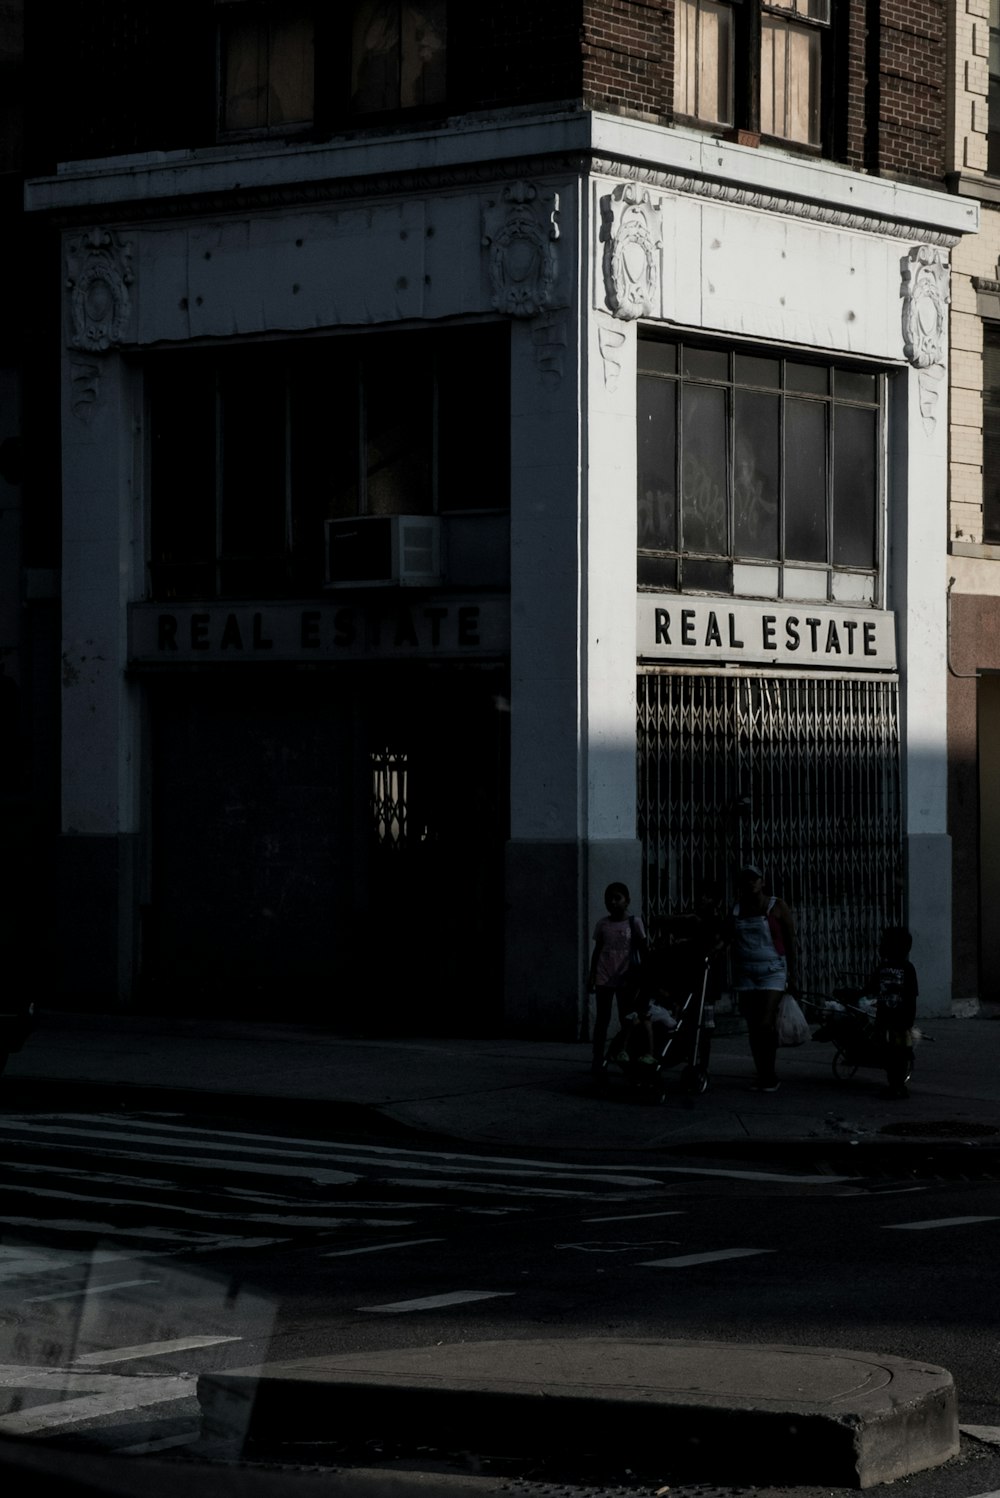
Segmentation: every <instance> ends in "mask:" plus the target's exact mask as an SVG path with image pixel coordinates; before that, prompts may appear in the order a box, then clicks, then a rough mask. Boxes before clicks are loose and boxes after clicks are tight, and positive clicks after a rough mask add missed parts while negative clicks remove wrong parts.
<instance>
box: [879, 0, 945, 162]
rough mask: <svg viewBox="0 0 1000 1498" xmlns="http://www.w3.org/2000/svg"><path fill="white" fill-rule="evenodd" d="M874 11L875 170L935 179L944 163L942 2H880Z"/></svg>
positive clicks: (943, 33) (891, 0) (943, 38)
mask: <svg viewBox="0 0 1000 1498" xmlns="http://www.w3.org/2000/svg"><path fill="white" fill-rule="evenodd" d="M877 10H878V27H879V36H878V58H879V68H878V132H877V160H876V162H875V163H874V165H876V167H877V169H878V170H879V171H880V172H884V173H888V174H891V175H892V176H896V177H902V178H912V179H915V180H919V179H926V178H928V177H930V178H940V177H942V176H943V174H944V172H945V168H946V161H947V112H946V111H947V82H948V67H947V54H948V12H947V6H946V4H945V0H882V4H881V5H879V6H878V7H877Z"/></svg>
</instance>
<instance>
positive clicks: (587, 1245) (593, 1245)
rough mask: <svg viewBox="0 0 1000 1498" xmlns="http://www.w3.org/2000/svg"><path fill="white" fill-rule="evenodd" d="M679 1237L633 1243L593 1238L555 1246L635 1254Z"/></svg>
mask: <svg viewBox="0 0 1000 1498" xmlns="http://www.w3.org/2000/svg"><path fill="white" fill-rule="evenodd" d="M680 1241H681V1240H680V1239H679V1238H654V1239H652V1240H651V1241H650V1242H649V1243H632V1242H629V1241H621V1240H620V1241H618V1242H613V1241H609V1240H605V1241H604V1242H601V1241H599V1240H597V1239H591V1240H590V1241H589V1242H583V1243H553V1245H552V1247H553V1248H575V1249H577V1250H579V1252H580V1253H582V1254H634V1253H638V1251H639V1249H640V1248H655V1247H656V1246H657V1244H659V1243H679V1242H680Z"/></svg>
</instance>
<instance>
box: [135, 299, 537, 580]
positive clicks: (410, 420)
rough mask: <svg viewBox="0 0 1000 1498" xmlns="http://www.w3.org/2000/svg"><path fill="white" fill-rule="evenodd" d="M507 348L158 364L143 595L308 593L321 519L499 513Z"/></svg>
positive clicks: (392, 345)
mask: <svg viewBox="0 0 1000 1498" xmlns="http://www.w3.org/2000/svg"><path fill="white" fill-rule="evenodd" d="M508 337H509V334H508V330H507V327H506V325H504V324H491V325H490V326H488V327H483V328H462V329H454V330H450V331H447V332H445V331H442V332H438V333H422V332H420V333H418V332H412V333H370V334H365V335H364V336H358V337H342V338H329V339H321V340H316V341H315V342H313V341H309V342H307V343H305V344H303V343H296V344H294V345H282V344H267V345H261V346H257V347H248V346H245V345H244V346H241V347H239V348H232V349H227V350H223V351H219V352H215V351H212V352H208V351H204V352H203V351H199V350H184V351H174V352H169V353H162V354H160V355H155V356H152V357H151V358H150V359H149V361H148V363H147V366H146V389H147V396H148V409H149V433H150V437H149V475H150V477H149V484H150V506H149V508H150V548H149V570H150V587H151V590H152V591H151V596H152V597H154V598H162V599H171V598H177V599H205V600H209V599H213V598H289V597H302V596H310V595H315V594H316V593H317V592H318V591H319V590H320V588H321V586H322V582H323V567H324V549H323V536H324V522H325V521H326V520H334V519H350V518H352V517H353V516H356V515H434V514H456V513H457V512H459V511H466V512H475V511H479V512H482V511H484V510H491V509H492V510H503V509H507V508H508V507H509V503H510V482H509V474H508V466H507V462H506V454H507V453H508V452H509V447H510V439H509V428H510V362H509V354H508ZM487 455H488V456H487Z"/></svg>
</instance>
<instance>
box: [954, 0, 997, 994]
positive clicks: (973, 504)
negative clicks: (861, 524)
mask: <svg viewBox="0 0 1000 1498" xmlns="http://www.w3.org/2000/svg"><path fill="white" fill-rule="evenodd" d="M989 10H990V6H989V0H954V4H953V10H952V35H951V54H950V62H951V79H952V98H951V100H950V109H949V121H950V126H951V132H952V134H951V142H950V152H949V155H950V167H951V179H950V181H951V186H952V188H953V189H954V190H955V191H956V192H959V193H961V194H963V195H965V196H969V197H976V198H978V199H979V200H980V205H981V216H980V228H979V232H978V233H977V234H969V235H966V236H964V237H963V238H962V240H961V241H960V242H959V243H958V244H957V245H956V247H955V249H954V251H953V252H952V279H951V360H950V384H949V395H950V443H949V515H948V548H947V556H946V576H945V578H944V579H943V580H942V582H943V586H945V587H946V588H947V589H948V595H949V640H948V676H949V680H948V760H949V831H950V833H951V837H952V850H953V902H954V903H953V924H952V930H953V983H952V993H953V999H954V1000H956V1001H962V1000H968V999H976V1000H978V1001H979V1002H984V1001H985V1002H988V1001H991V1000H992V1001H997V1000H1000V940H998V939H995V938H993V937H991V935H990V933H991V932H993V930H994V927H995V924H996V923H995V920H994V919H992V918H990V919H985V920H984V918H983V916H984V912H986V911H989V910H990V909H992V910H994V911H995V909H996V905H997V901H998V900H1000V796H998V795H997V794H994V793H993V791H992V789H991V787H992V784H993V779H994V773H995V772H996V771H997V769H998V767H1000V713H998V710H997V707H998V696H997V682H998V679H1000V678H998V677H997V675H995V674H994V673H997V672H1000V546H989V545H985V544H984V542H983V394H982V392H983V324H984V319H989V320H993V321H996V322H997V323H1000V178H996V177H991V176H988V175H987V173H986V165H987V100H988V89H989V69H988V59H989Z"/></svg>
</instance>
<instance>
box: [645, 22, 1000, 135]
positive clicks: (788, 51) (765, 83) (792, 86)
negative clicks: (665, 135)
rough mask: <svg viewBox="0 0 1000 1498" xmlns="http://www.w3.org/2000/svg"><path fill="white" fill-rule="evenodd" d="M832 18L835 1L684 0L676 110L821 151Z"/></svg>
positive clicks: (700, 120)
mask: <svg viewBox="0 0 1000 1498" xmlns="http://www.w3.org/2000/svg"><path fill="white" fill-rule="evenodd" d="M995 3H996V0H995ZM831 19H832V16H831V0H772V3H762V0H677V9H676V22H675V25H676V37H675V47H674V54H675V68H674V112H675V114H677V115H678V116H681V117H686V118H688V119H691V120H693V121H695V122H697V123H698V124H707V125H718V126H722V127H727V128H733V127H740V128H743V129H747V130H751V131H755V132H759V133H760V134H761V135H765V136H769V137H772V138H774V139H776V140H781V141H792V142H795V143H796V144H798V145H803V146H813V147H815V148H817V149H818V148H819V147H820V146H821V145H822V143H823V130H824V116H823V94H824V74H825V72H826V71H827V70H828V68H829V66H830V60H829V52H830V27H831Z"/></svg>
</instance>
